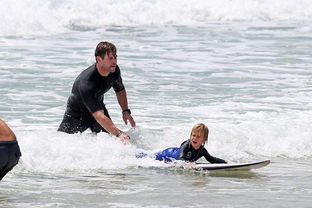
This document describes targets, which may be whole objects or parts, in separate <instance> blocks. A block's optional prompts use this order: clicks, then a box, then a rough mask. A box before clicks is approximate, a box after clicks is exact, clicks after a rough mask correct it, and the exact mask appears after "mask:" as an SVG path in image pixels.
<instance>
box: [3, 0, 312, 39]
mask: <svg viewBox="0 0 312 208" xmlns="http://www.w3.org/2000/svg"><path fill="white" fill-rule="evenodd" d="M1 5H2V6H1V8H0V28H1V29H0V35H2V36H11V35H14V36H16V35H27V34H31V35H47V34H59V33H63V32H66V31H70V30H79V31H85V30H95V29H97V28H102V27H105V26H108V25H121V26H137V25H167V24H173V25H205V24H207V23H208V22H214V21H218V22H220V21H221V22H223V21H283V20H287V21H292V20H303V21H309V20H310V19H311V18H312V5H311V2H310V1H309V0H300V1H296V0H275V1H269V0H265V1H259V0H249V1H247V0H234V1H231V0H219V1H218V0H213V1H206V0H199V1H187V0H171V1H167V2H164V1H161V0H155V1H144V0H133V1H124V0H122V1H110V0H92V1H83V0H65V1H59V0H23V1H22V0H14V1H12V0H3V1H2V2H1Z"/></svg>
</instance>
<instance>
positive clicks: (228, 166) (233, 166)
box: [192, 160, 270, 171]
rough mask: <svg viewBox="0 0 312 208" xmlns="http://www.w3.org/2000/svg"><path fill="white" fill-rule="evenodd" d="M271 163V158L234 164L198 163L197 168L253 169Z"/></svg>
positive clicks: (195, 167)
mask: <svg viewBox="0 0 312 208" xmlns="http://www.w3.org/2000/svg"><path fill="white" fill-rule="evenodd" d="M268 164H270V160H264V161H259V162H251V163H232V164H223V163H222V164H211V163H196V165H195V166H194V167H192V168H193V169H195V170H209V171H212V170H251V169H255V168H262V167H264V166H267V165H268Z"/></svg>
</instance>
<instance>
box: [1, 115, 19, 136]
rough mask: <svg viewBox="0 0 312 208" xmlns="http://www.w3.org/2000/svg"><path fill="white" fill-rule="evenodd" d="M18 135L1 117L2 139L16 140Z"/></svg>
mask: <svg viewBox="0 0 312 208" xmlns="http://www.w3.org/2000/svg"><path fill="white" fill-rule="evenodd" d="M15 140H16V136H15V134H14V132H13V131H12V130H11V129H10V127H8V125H7V124H6V123H5V122H4V121H2V120H1V119H0V141H15Z"/></svg>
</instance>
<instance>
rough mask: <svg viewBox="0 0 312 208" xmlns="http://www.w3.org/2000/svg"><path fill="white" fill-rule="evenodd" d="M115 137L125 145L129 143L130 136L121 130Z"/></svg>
mask: <svg viewBox="0 0 312 208" xmlns="http://www.w3.org/2000/svg"><path fill="white" fill-rule="evenodd" d="M117 138H118V139H120V141H121V142H122V143H123V144H125V145H127V144H130V137H129V135H128V134H126V133H125V132H122V131H121V132H120V133H119V135H117Z"/></svg>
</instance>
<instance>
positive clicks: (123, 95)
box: [116, 89, 135, 127]
mask: <svg viewBox="0 0 312 208" xmlns="http://www.w3.org/2000/svg"><path fill="white" fill-rule="evenodd" d="M116 97H117V100H118V103H119V105H120V107H121V109H122V111H123V113H122V119H123V120H124V122H125V124H128V122H127V121H129V122H130V124H131V127H135V121H134V119H133V118H132V116H131V113H130V112H129V111H124V110H127V109H128V99H127V92H126V89H123V90H121V91H119V92H116Z"/></svg>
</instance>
